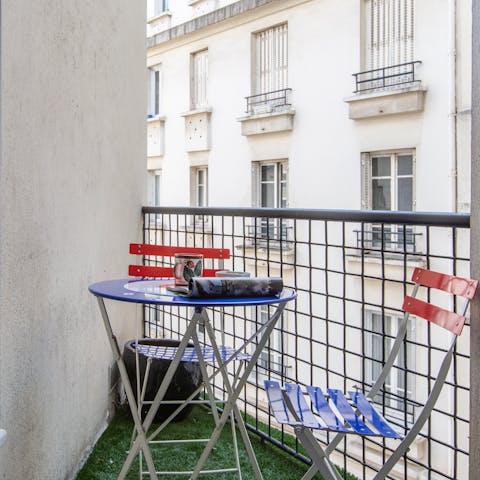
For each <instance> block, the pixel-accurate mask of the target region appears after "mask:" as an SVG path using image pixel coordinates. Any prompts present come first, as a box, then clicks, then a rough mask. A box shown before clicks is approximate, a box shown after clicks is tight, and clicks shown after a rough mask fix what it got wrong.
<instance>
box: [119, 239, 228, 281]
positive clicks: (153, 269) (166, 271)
mask: <svg viewBox="0 0 480 480" xmlns="http://www.w3.org/2000/svg"><path fill="white" fill-rule="evenodd" d="M130 253H132V254H134V255H144V256H145V257H146V259H145V260H146V262H147V263H148V264H147V265H129V266H128V274H129V275H131V276H132V277H149V278H168V277H172V276H173V266H170V267H166V266H158V265H157V263H159V262H158V260H157V259H156V258H155V259H152V258H150V257H162V258H163V259H165V258H171V257H173V256H174V255H175V254H176V253H193V254H202V255H203V258H204V259H211V260H212V261H213V260H218V268H204V269H203V273H202V276H203V277H214V276H215V272H218V271H219V270H223V267H224V263H223V262H224V260H228V259H229V258H230V250H229V249H228V248H198V247H176V246H175V247H171V246H165V245H147V244H142V243H131V244H130ZM160 263H162V262H160ZM152 264H153V265H152Z"/></svg>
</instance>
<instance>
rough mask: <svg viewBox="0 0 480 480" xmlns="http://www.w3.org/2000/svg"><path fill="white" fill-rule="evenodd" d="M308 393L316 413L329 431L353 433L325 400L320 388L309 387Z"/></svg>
mask: <svg viewBox="0 0 480 480" xmlns="http://www.w3.org/2000/svg"><path fill="white" fill-rule="evenodd" d="M307 392H308V394H309V395H310V399H311V401H312V405H313V408H314V410H315V412H316V413H317V414H318V415H320V417H321V418H322V420H323V421H324V422H325V424H326V425H327V427H328V429H329V430H334V431H336V432H351V430H350V429H349V428H347V427H346V426H345V425H344V424H343V422H342V421H341V420H340V419H339V418H338V417H337V416H336V415H335V413H334V411H333V410H332V409H331V408H330V405H329V404H328V400H327V399H326V398H325V395H324V394H323V392H322V389H321V388H320V387H312V386H308V387H307Z"/></svg>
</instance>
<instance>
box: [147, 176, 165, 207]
mask: <svg viewBox="0 0 480 480" xmlns="http://www.w3.org/2000/svg"><path fill="white" fill-rule="evenodd" d="M149 184H150V193H149V198H150V205H152V206H153V207H159V206H160V205H161V199H160V198H161V197H160V191H161V184H162V171H161V170H154V171H151V172H150V182H149Z"/></svg>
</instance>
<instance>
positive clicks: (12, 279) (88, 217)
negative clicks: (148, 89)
mask: <svg viewBox="0 0 480 480" xmlns="http://www.w3.org/2000/svg"><path fill="white" fill-rule="evenodd" d="M1 75H2V83H1V99H0V101H1V137H0V141H1V160H0V162H1V163H0V426H1V427H2V428H5V429H6V430H7V431H8V437H7V442H6V444H5V445H3V447H1V448H0V478H1V479H8V480H15V479H27V478H28V479H29V480H33V479H42V480H45V479H48V480H53V479H64V478H69V477H71V476H72V475H73V473H74V471H75V469H76V466H77V465H78V462H79V461H80V459H81V457H82V455H83V454H84V452H85V451H86V449H87V450H88V448H89V447H90V446H91V444H92V442H93V441H94V439H95V438H96V436H97V435H98V433H99V432H100V430H101V429H102V427H103V426H104V424H105V418H106V414H107V409H108V395H107V391H108V385H107V380H108V366H109V365H110V363H111V353H110V350H109V347H108V344H107V341H106V335H105V332H104V330H103V324H102V322H101V318H100V316H99V313H98V309H97V306H96V302H95V300H94V297H92V296H91V295H90V294H89V293H88V291H87V287H88V285H89V284H90V283H92V282H93V281H97V280H101V279H105V278H109V277H119V276H126V273H127V272H126V270H127V263H128V261H129V258H128V253H127V252H128V242H129V241H132V240H137V239H138V237H139V232H140V221H141V218H140V217H141V215H140V208H141V205H142V202H143V191H144V185H143V181H144V170H145V161H144V159H145V154H146V152H145V138H146V132H145V129H144V124H145V113H146V112H145V104H146V102H145V85H146V83H145V5H144V2H132V1H130V0H102V1H94V0H84V1H81V2H73V1H65V0H36V1H32V0H3V1H2V2H1ZM113 313H114V314H115V315H116V318H118V319H119V320H118V321H121V320H122V318H121V316H122V315H123V316H128V315H130V316H131V317H132V316H133V315H132V314H133V313H134V312H133V311H132V310H131V309H124V308H119V307H115V310H114V312H113ZM130 327H133V322H130ZM130 330H132V329H131V328H130ZM131 334H133V331H128V327H126V328H123V331H122V337H123V338H125V337H128V336H130V335H131Z"/></svg>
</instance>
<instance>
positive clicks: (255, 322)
mask: <svg viewBox="0 0 480 480" xmlns="http://www.w3.org/2000/svg"><path fill="white" fill-rule="evenodd" d="M143 214H144V242H145V243H157V244H171V245H188V246H200V247H201V246H205V247H222V248H229V249H230V250H231V252H232V256H231V259H230V260H227V261H225V268H227V269H233V270H241V271H249V272H250V273H251V274H252V275H256V276H267V275H268V276H281V277H282V278H283V281H284V283H285V284H286V285H287V286H290V287H293V288H295V289H296V290H297V293H298V297H297V300H296V301H295V302H294V303H293V302H292V304H291V305H290V304H289V305H288V306H287V308H286V311H285V312H284V314H283V317H282V318H281V319H280V321H279V322H278V325H277V327H276V329H275V331H274V333H273V335H272V336H271V339H270V344H269V346H268V348H267V349H266V350H265V351H264V352H263V353H262V358H261V361H260V362H259V364H258V366H257V368H256V369H255V370H254V371H253V373H252V375H251V377H250V379H249V383H248V385H247V388H246V389H245V391H244V393H243V394H242V397H241V401H242V406H243V410H244V413H245V414H248V415H249V416H250V417H249V418H250V419H251V421H250V425H249V428H250V429H251V430H252V431H254V432H255V433H257V434H258V435H260V436H261V437H262V438H264V439H265V440H267V441H269V442H272V443H273V444H275V445H278V446H279V447H280V448H282V449H284V450H285V451H287V452H289V453H290V454H292V455H294V456H295V457H297V458H300V459H302V460H304V461H306V462H307V461H308V460H307V459H306V458H305V457H304V456H303V455H302V453H301V452H300V451H299V450H298V449H297V447H296V446H295V442H292V441H291V440H288V434H289V433H290V432H289V431H288V430H286V429H282V428H281V427H280V426H279V425H278V424H277V423H275V421H274V420H273V419H272V418H271V417H270V414H269V411H268V406H267V403H266V396H265V392H264V389H263V380H264V379H266V378H268V379H277V380H279V381H281V382H282V383H285V382H289V381H291V382H299V383H303V384H307V385H308V384H314V385H315V384H317V385H318V384H320V385H322V386H330V387H332V386H333V387H338V388H342V389H348V388H350V387H354V386H355V385H356V386H358V387H359V388H362V386H363V385H366V384H369V383H370V382H371V381H372V378H373V377H374V375H375V372H376V369H378V368H380V367H381V365H382V362H383V361H384V359H385V352H386V351H387V349H388V345H389V343H390V342H391V341H392V338H393V337H394V335H395V332H396V328H397V319H398V317H399V316H400V315H401V303H402V299H403V297H404V295H405V293H406V291H408V289H409V288H411V284H410V277H411V274H412V271H413V268H414V267H415V266H419V265H420V266H428V268H430V269H433V270H438V271H441V272H448V273H455V274H458V275H464V276H469V268H470V260H469V258H470V257H469V253H470V245H469V242H470V230H469V225H470V217H469V215H465V214H441V213H438V214H432V213H419V212H382V211H332V210H298V209H250V208H237V209H233V208H180V207H178V208H175V207H165V208H158V207H145V208H144V209H143ZM196 215H198V216H199V217H195V218H202V219H204V220H205V221H206V223H205V225H204V226H202V225H200V224H198V223H195V224H194V225H193V228H192V226H191V218H192V216H196ZM265 219H266V220H265ZM262 222H263V225H264V226H265V227H268V225H277V226H282V225H288V229H287V230H286V229H284V228H283V227H281V228H277V229H276V230H273V231H270V233H271V234H272V235H270V234H269V233H268V232H269V231H268V228H267V229H266V230H265V236H262V235H261V232H262V231H261V229H260V230H259V226H261V225H262ZM255 225H256V226H257V230H256V232H257V234H256V235H254V238H257V237H258V236H260V240H261V241H257V242H250V246H249V248H245V244H246V243H247V241H248V239H249V237H251V236H252V226H255ZM372 226H374V227H375V228H374V229H372ZM253 228H254V227H253ZM375 229H376V230H375ZM254 230H255V229H254ZM369 232H370V233H369ZM382 232H383V233H382ZM387 232H389V233H388V235H390V236H388V235H387ZM392 232H394V233H395V235H394V236H392ZM377 234H379V235H380V236H378V235H377ZM285 238H286V239H287V240H286V241H285ZM377 240H378V243H377ZM373 247H375V248H374V251H373V253H374V254H372V248H373ZM392 253H395V254H394V255H392ZM148 261H149V260H148V259H145V262H146V263H147V262H148ZM207 268H209V266H207ZM210 314H211V319H212V322H213V324H214V327H215V328H216V329H217V331H218V335H219V338H222V341H224V342H226V343H227V344H229V345H231V346H237V345H238V344H239V343H240V339H241V338H244V337H245V336H246V335H248V336H250V334H251V332H252V331H253V330H254V329H256V328H258V326H259V325H261V324H262V322H263V321H265V318H267V317H268V307H261V308H260V307H257V308H251V309H247V308H243V307H242V308H237V309H231V308H225V309H222V310H218V311H212V312H210ZM425 323H426V324H427V323H428V322H425ZM144 325H145V334H146V335H148V336H160V337H178V335H179V334H180V332H182V331H183V329H184V328H185V326H186V320H185V312H182V311H180V310H178V311H173V310H168V311H166V310H160V309H154V308H151V307H146V309H145V324H144ZM469 330H470V327H469V324H468V322H467V325H466V327H465V329H464V333H463V334H462V342H461V343H459V344H457V350H456V352H455V354H454V360H453V365H452V368H451V375H450V378H449V379H448V381H447V386H446V390H444V391H445V395H444V398H443V399H442V400H441V401H440V402H439V403H438V404H437V407H436V409H435V410H434V412H433V414H432V416H431V419H430V420H429V422H428V424H427V426H426V428H425V429H424V431H423V432H422V433H421V434H420V436H419V437H418V439H417V440H416V442H415V444H414V445H413V446H412V448H411V449H410V451H409V452H408V453H407V454H406V455H405V457H404V458H403V462H400V463H399V465H398V469H397V470H396V471H395V478H442V479H447V480H448V479H451V480H454V479H458V478H468V456H469V451H468V429H469V420H470V419H469V408H468V401H469V392H470V379H469V361H470V358H469V341H468V337H469ZM199 334H201V332H199ZM437 334H438V333H437V332H436V330H435V328H434V326H432V325H424V326H423V327H422V328H420V329H417V330H412V331H409V332H408V335H407V339H406V341H405V344H404V348H403V354H402V356H401V360H400V361H399V362H398V364H396V365H395V367H394V369H393V373H392V374H391V376H390V377H389V378H388V382H387V389H386V391H384V392H382V393H381V396H382V404H383V405H384V410H383V414H384V415H385V416H386V417H388V418H389V419H390V420H391V421H392V422H393V423H395V424H396V425H397V426H398V428H399V429H400V431H401V430H402V428H404V427H405V426H408V425H409V424H411V422H412V420H413V419H414V417H415V414H416V406H417V404H418V403H423V401H424V399H425V395H427V394H428V392H429V388H430V384H431V382H430V379H431V377H432V376H434V374H435V373H436V370H437V362H436V358H437V354H438V353H439V348H438V347H433V346H432V345H431V344H430V341H429V339H430V338H431V337H432V335H437ZM463 340H464V341H463ZM229 374H232V375H233V374H234V372H233V371H230V372H229ZM223 394H224V392H223V385H222V383H221V382H220V383H218V384H216V395H218V396H219V397H220V398H222V395H223ZM442 395H443V394H442ZM322 438H323V437H320V441H322ZM389 451H390V450H389V444H385V443H383V442H382V441H376V440H375V439H374V440H365V441H364V443H362V444H361V445H360V444H357V443H355V442H353V441H350V440H349V439H348V438H347V440H346V442H344V443H342V444H340V446H339V448H338V450H337V451H336V453H335V460H336V462H337V464H338V465H339V466H340V467H341V468H342V469H343V470H346V471H349V472H350V473H352V474H354V475H356V476H357V477H358V478H362V479H367V478H371V477H372V476H373V475H372V474H373V473H375V471H377V470H378V465H382V464H383V461H384V459H385V457H387V456H388V455H389Z"/></svg>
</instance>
